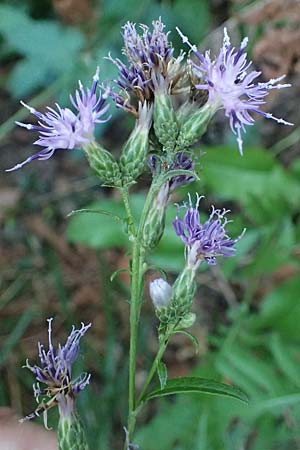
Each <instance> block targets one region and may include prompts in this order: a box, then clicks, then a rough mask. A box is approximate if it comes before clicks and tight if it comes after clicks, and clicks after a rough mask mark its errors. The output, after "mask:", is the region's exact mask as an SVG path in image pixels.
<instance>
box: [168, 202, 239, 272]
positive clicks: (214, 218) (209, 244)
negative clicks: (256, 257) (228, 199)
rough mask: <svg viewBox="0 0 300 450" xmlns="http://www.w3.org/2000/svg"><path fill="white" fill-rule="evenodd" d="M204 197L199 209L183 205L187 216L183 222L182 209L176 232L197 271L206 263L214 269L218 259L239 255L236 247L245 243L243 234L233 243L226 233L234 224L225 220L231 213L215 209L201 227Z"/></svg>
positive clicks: (190, 263) (190, 205)
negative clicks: (239, 243)
mask: <svg viewBox="0 0 300 450" xmlns="http://www.w3.org/2000/svg"><path fill="white" fill-rule="evenodd" d="M201 198H202V197H199V196H198V195H197V202H196V206H195V207H194V206H193V204H192V201H191V198H190V200H189V205H183V208H185V210H186V211H185V214H184V217H183V219H180V218H179V215H178V212H179V210H180V208H178V212H177V216H176V219H175V220H174V222H173V227H174V230H175V232H176V234H177V236H179V237H180V238H181V240H182V241H183V242H184V243H185V245H186V252H187V262H188V265H190V266H192V267H194V268H195V269H196V268H197V267H198V266H199V264H200V262H201V261H203V260H205V261H206V262H207V263H208V264H210V265H215V264H216V256H224V257H226V258H228V257H231V256H234V255H235V251H236V249H235V244H236V243H237V242H238V241H239V240H240V239H241V237H242V236H243V234H244V231H243V233H242V234H241V235H240V236H239V237H238V238H236V239H231V238H230V237H229V236H228V235H227V233H226V225H227V223H229V222H230V221H229V220H227V218H226V217H225V216H226V214H227V213H228V212H229V211H228V210H225V209H223V210H220V209H215V208H214V207H212V212H211V214H210V216H209V218H208V220H207V221H206V222H204V223H203V224H201V222H200V214H199V211H198V207H199V203H200V200H201Z"/></svg>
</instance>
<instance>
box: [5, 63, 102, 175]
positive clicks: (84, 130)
mask: <svg viewBox="0 0 300 450" xmlns="http://www.w3.org/2000/svg"><path fill="white" fill-rule="evenodd" d="M98 82H99V69H97V71H96V73H95V75H94V77H93V84H92V87H91V89H89V88H86V89H84V87H83V86H82V84H81V82H79V89H78V90H76V92H75V99H74V98H73V97H72V96H70V100H71V103H72V105H73V107H74V108H75V110H76V112H75V113H74V112H73V111H72V110H71V109H69V108H61V107H60V106H59V105H58V104H57V103H56V109H53V108H50V107H49V106H48V107H47V112H46V113H41V112H39V111H37V110H36V109H34V108H32V107H31V106H28V105H26V103H24V102H21V103H22V105H23V106H25V108H27V109H28V110H29V111H30V113H31V114H33V115H34V116H35V117H36V118H37V119H38V125H32V124H27V123H22V122H16V123H17V125H19V126H20V127H23V128H26V129H27V130H29V131H37V132H39V139H37V140H36V141H35V142H34V145H39V146H41V147H45V148H43V150H40V151H39V152H37V153H35V154H34V155H32V156H30V157H29V158H27V159H26V160H25V161H23V162H22V163H20V164H17V165H15V166H14V167H12V168H11V169H8V170H7V172H10V171H13V170H17V169H20V168H21V167H23V166H24V165H25V164H27V163H30V162H31V161H34V160H35V159H39V160H45V159H49V158H50V157H51V156H52V155H53V153H54V152H55V151H56V150H59V149H66V150H67V149H69V150H71V149H74V148H82V147H83V146H84V145H85V144H88V143H89V142H91V141H93V139H94V129H95V125H96V124H97V123H104V122H107V121H108V120H109V117H108V118H103V115H104V114H106V112H107V110H108V108H109V105H105V98H104V96H103V95H102V93H101V92H100V93H99V94H97V87H98Z"/></svg>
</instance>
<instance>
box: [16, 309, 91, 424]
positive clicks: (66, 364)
mask: <svg viewBox="0 0 300 450" xmlns="http://www.w3.org/2000/svg"><path fill="white" fill-rule="evenodd" d="M52 320H53V319H52V318H51V319H48V349H45V348H44V346H43V344H41V343H40V342H39V343H38V348H39V358H40V365H39V366H38V365H34V366H30V364H29V363H28V361H27V363H26V367H27V368H28V369H29V370H31V372H32V373H33V374H34V376H35V377H36V381H37V383H36V384H35V385H34V387H33V388H34V396H35V398H36V400H37V401H39V397H40V396H46V397H49V398H50V400H49V401H48V402H47V403H44V402H42V403H41V405H39V407H38V408H37V410H36V411H35V412H34V413H32V414H30V415H29V416H27V417H26V418H25V419H32V418H34V417H35V416H37V415H39V413H40V412H45V411H46V410H47V409H49V408H50V407H51V406H54V405H55V404H58V406H59V407H65V405H66V404H67V403H70V401H71V400H72V401H73V399H74V397H75V396H77V395H78V394H79V393H80V392H81V391H82V390H83V389H84V388H85V387H86V386H87V385H88V384H89V381H90V377H91V375H90V374H87V373H82V374H81V375H79V376H78V377H76V378H75V379H74V380H73V379H72V368H73V364H74V363H75V361H76V359H77V358H78V355H79V350H80V348H79V342H80V339H81V338H82V336H84V335H85V333H86V331H87V330H88V329H89V328H90V326H91V324H88V325H84V324H83V323H82V324H81V328H79V329H76V328H75V327H74V326H73V328H72V331H71V333H70V335H69V337H68V338H67V341H66V343H65V344H64V345H61V344H59V345H58V347H57V348H54V347H53V344H52ZM39 383H43V384H45V385H46V388H41V387H40V384H39ZM68 399H69V400H70V401H68Z"/></svg>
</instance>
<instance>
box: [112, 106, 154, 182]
mask: <svg viewBox="0 0 300 450" xmlns="http://www.w3.org/2000/svg"><path fill="white" fill-rule="evenodd" d="M151 123H152V108H149V107H148V106H147V103H146V102H145V103H144V104H143V105H141V104H140V106H139V118H138V120H137V122H136V125H135V127H134V130H133V131H132V133H131V135H130V136H129V139H128V141H127V142H126V144H125V146H124V148H123V150H122V153H121V157H120V169H121V172H122V179H123V184H125V185H128V184H131V183H132V182H134V181H135V180H136V179H137V178H138V177H139V176H140V175H141V173H142V172H143V170H144V168H145V162H146V158H147V154H148V148H149V137H148V135H149V130H150V127H151Z"/></svg>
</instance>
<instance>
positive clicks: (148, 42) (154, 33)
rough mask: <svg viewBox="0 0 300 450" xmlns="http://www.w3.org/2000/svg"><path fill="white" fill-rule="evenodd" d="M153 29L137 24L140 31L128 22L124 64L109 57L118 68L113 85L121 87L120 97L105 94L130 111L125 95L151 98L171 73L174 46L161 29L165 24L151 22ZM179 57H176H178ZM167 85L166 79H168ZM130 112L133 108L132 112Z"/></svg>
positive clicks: (125, 27) (140, 98)
mask: <svg viewBox="0 0 300 450" xmlns="http://www.w3.org/2000/svg"><path fill="white" fill-rule="evenodd" d="M152 25H153V29H152V30H151V31H150V29H149V27H147V26H146V25H143V24H140V29H141V33H140V34H139V33H138V31H137V29H136V25H135V24H134V23H131V22H127V23H126V24H125V25H124V27H123V33H122V36H123V40H124V49H123V54H124V55H125V56H126V58H127V61H128V63H127V65H126V64H125V63H123V62H122V61H121V60H120V59H118V58H116V59H114V58H112V57H111V56H109V57H108V59H109V60H110V61H112V62H113V64H115V66H116V67H117V69H118V78H117V79H116V80H114V82H115V84H116V85H117V86H118V87H119V88H120V89H121V98H122V97H124V100H123V102H121V101H120V97H116V96H115V94H114V92H113V91H111V90H110V91H109V93H108V95H110V96H111V97H112V99H113V100H114V101H115V102H116V105H117V106H119V107H122V108H125V109H128V110H130V108H128V107H127V105H128V101H129V99H128V96H130V95H132V94H133V95H134V96H135V97H136V98H137V100H138V101H141V102H144V101H149V100H153V95H154V93H155V90H156V89H157V88H158V86H160V85H161V84H162V83H164V80H165V79H167V78H168V77H170V78H172V76H171V66H172V64H171V63H172V61H173V60H174V61H175V58H173V52H174V48H173V46H172V44H171V43H170V42H169V38H168V35H169V33H166V32H165V31H164V28H165V25H164V24H163V22H162V21H161V19H160V18H159V20H156V21H153V22H152ZM181 58H182V56H180V57H179V58H178V60H179V59H180V60H181ZM167 84H168V81H167ZM131 112H133V110H132V111H131Z"/></svg>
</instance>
